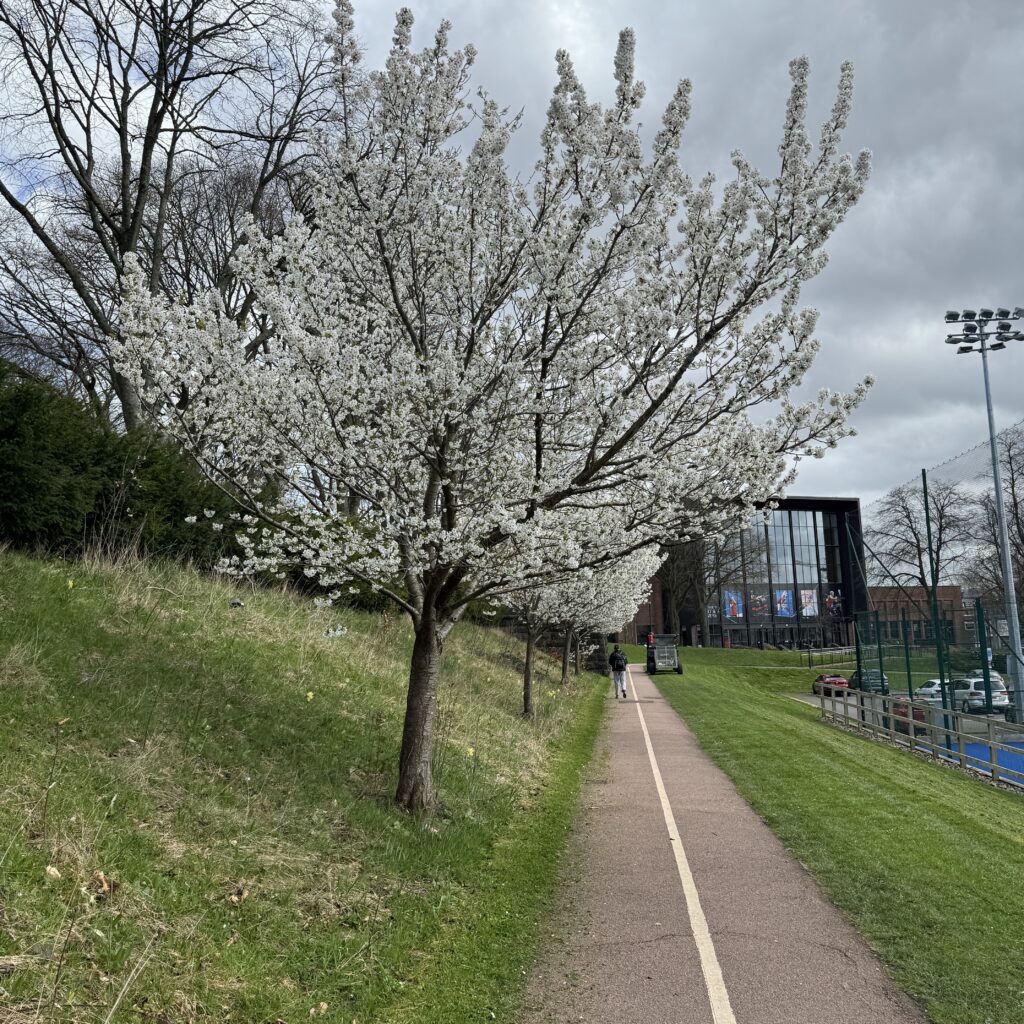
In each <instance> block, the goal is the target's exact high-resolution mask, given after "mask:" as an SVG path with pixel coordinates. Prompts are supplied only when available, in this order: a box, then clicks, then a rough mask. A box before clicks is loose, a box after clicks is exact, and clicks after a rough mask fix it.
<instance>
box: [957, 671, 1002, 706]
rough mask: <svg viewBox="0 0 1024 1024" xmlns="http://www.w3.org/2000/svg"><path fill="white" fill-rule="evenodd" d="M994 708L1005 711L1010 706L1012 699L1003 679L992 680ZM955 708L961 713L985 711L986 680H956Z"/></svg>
mask: <svg viewBox="0 0 1024 1024" xmlns="http://www.w3.org/2000/svg"><path fill="white" fill-rule="evenodd" d="M990 685H991V687H992V707H993V709H994V710H997V711H1005V710H1006V709H1007V708H1008V707H1009V706H1010V698H1009V696H1008V695H1007V693H1006V686H1005V685H1004V683H1003V681H1002V679H991V680H990ZM953 707H954V708H957V709H958V710H960V711H985V710H986V708H987V704H986V701H985V680H984V679H954V680H953Z"/></svg>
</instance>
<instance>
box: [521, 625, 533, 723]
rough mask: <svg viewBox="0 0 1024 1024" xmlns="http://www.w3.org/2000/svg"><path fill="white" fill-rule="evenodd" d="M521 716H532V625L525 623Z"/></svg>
mask: <svg viewBox="0 0 1024 1024" xmlns="http://www.w3.org/2000/svg"><path fill="white" fill-rule="evenodd" d="M523 718H533V625H532V624H531V623H529V622H528V623H527V624H526V665H525V666H524V667H523Z"/></svg>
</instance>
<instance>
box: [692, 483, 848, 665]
mask: <svg viewBox="0 0 1024 1024" xmlns="http://www.w3.org/2000/svg"><path fill="white" fill-rule="evenodd" d="M860 538H861V524H860V503H859V502H858V501H857V500H856V499H852V498H787V499H784V500H782V501H780V502H779V507H778V508H776V509H773V510H771V511H768V512H765V513H761V514H759V515H758V516H757V517H756V518H755V519H754V521H753V522H751V523H750V524H749V525H748V526H747V528H746V529H745V530H743V531H742V532H741V533H740V534H739V535H738V536H736V537H732V538H729V539H728V540H727V541H726V542H725V544H724V545H722V546H721V547H720V548H719V549H718V550H716V551H715V552H713V553H711V554H709V557H713V558H714V561H715V565H716V568H717V579H716V581H715V582H716V589H715V590H713V591H712V592H711V593H710V594H709V595H708V598H709V599H708V602H707V609H706V611H707V632H708V636H707V638H706V639H704V641H703V642H705V643H707V644H709V645H710V646H714V647H719V646H730V647H741V646H742V647H750V646H764V645H771V646H775V647H823V646H833V645H846V644H849V643H851V642H852V636H853V630H852V621H853V616H854V614H855V613H856V612H858V611H862V610H863V609H864V608H865V607H866V595H865V590H864V584H863V577H862V575H861V572H860V566H862V565H863V551H862V542H861V539H860ZM858 562H859V564H858Z"/></svg>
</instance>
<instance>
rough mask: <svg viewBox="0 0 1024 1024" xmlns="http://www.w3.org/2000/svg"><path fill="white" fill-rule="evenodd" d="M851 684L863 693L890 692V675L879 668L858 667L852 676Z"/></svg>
mask: <svg viewBox="0 0 1024 1024" xmlns="http://www.w3.org/2000/svg"><path fill="white" fill-rule="evenodd" d="M850 686H851V687H852V688H853V689H854V690H860V691H861V692H862V693H881V694H886V693H888V692H889V677H888V676H887V675H886V674H885V673H884V672H880V671H879V670H878V669H877V668H866V669H863V670H860V669H858V670H857V671H856V672H854V673H853V674H852V675H851V676H850Z"/></svg>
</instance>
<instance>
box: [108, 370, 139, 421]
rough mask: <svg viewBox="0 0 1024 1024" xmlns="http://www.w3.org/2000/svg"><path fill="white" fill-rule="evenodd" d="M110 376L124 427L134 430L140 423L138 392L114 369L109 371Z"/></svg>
mask: <svg viewBox="0 0 1024 1024" xmlns="http://www.w3.org/2000/svg"><path fill="white" fill-rule="evenodd" d="M110 377H111V382H112V383H113V385H114V394H116V395H117V399H118V401H119V402H120V403H121V418H122V419H123V420H124V429H125V430H134V429H135V428H136V427H138V426H140V425H141V424H142V401H141V399H140V398H139V395H138V392H137V391H136V390H135V388H133V387H132V386H131V384H129V383H128V381H127V379H126V378H124V377H123V376H121V374H120V373H118V372H117V371H116V370H114V371H112V372H111V375H110Z"/></svg>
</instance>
